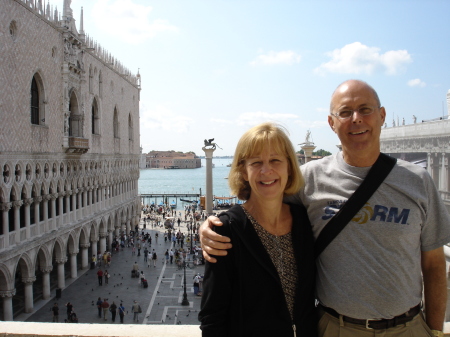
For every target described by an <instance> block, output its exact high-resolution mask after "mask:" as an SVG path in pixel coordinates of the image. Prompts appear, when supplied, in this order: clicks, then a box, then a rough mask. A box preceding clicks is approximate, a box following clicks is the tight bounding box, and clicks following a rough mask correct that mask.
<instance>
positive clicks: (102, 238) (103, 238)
mask: <svg viewBox="0 0 450 337" xmlns="http://www.w3.org/2000/svg"><path fill="white" fill-rule="evenodd" d="M99 236H100V253H102V254H103V253H104V252H105V250H106V233H100V235H99Z"/></svg>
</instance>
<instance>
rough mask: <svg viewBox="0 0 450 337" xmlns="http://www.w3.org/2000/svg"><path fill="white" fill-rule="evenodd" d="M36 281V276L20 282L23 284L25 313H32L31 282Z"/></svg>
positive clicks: (25, 278)
mask: <svg viewBox="0 0 450 337" xmlns="http://www.w3.org/2000/svg"><path fill="white" fill-rule="evenodd" d="M34 281H36V276H32V277H24V278H22V282H23V283H24V284H25V312H26V313H30V312H33V303H34V301H33V282H34Z"/></svg>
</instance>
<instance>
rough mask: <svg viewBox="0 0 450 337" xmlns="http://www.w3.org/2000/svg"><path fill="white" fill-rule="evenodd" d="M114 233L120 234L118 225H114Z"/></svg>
mask: <svg viewBox="0 0 450 337" xmlns="http://www.w3.org/2000/svg"><path fill="white" fill-rule="evenodd" d="M114 235H115V236H119V235H120V227H114Z"/></svg>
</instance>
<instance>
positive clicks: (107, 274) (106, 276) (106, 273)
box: [103, 269, 110, 284]
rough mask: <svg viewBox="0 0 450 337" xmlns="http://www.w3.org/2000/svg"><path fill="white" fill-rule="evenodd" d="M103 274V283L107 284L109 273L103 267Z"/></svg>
mask: <svg viewBox="0 0 450 337" xmlns="http://www.w3.org/2000/svg"><path fill="white" fill-rule="evenodd" d="M103 276H104V277H105V284H108V279H109V276H110V275H109V273H108V271H107V270H106V269H105V272H104V273H103Z"/></svg>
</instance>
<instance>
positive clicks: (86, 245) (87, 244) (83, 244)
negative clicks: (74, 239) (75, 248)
mask: <svg viewBox="0 0 450 337" xmlns="http://www.w3.org/2000/svg"><path fill="white" fill-rule="evenodd" d="M90 246H91V244H90V243H80V248H82V249H87V248H89V247H90Z"/></svg>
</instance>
